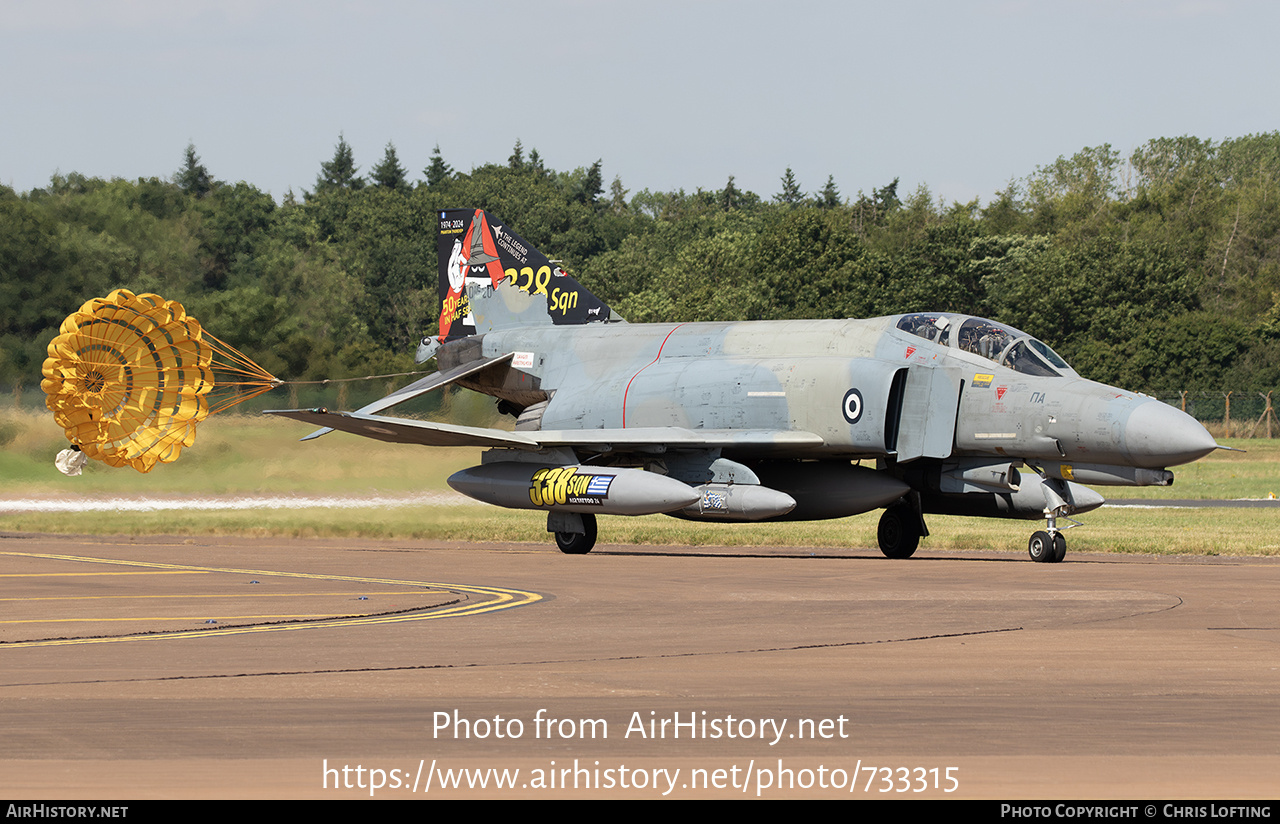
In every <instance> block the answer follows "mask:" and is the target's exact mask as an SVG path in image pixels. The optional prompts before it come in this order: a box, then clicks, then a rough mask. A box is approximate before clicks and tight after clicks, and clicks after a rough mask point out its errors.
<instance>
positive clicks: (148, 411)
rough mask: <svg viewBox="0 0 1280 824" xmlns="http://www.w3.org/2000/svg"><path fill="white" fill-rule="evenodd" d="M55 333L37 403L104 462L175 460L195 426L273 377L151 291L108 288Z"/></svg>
mask: <svg viewBox="0 0 1280 824" xmlns="http://www.w3.org/2000/svg"><path fill="white" fill-rule="evenodd" d="M59 332H60V334H59V335H58V336H57V337H56V338H54V339H53V342H52V343H50V344H49V357H48V359H47V360H46V361H45V362H44V381H42V382H41V384H40V388H41V389H43V390H44V392H45V395H46V399H45V403H46V405H47V406H48V407H49V409H50V410H51V411H52V412H53V414H54V418H55V419H56V420H57V422H58V425H59V426H61V427H63V428H64V429H66V432H67V439H68V440H70V441H71V443H73V444H75V445H76V446H78V447H79V448H80V449H81V450H83V451H84V453H85V454H86V455H88V456H89V457H91V458H96V459H98V460H100V461H104V462H105V463H107V464H110V465H111V466H125V465H126V464H127V465H129V466H132V467H133V468H134V469H136V470H138V471H139V472H150V471H151V469H152V467H154V466H155V465H156V464H157V463H168V462H170V461H175V460H177V458H178V455H179V454H180V453H181V452H182V447H184V446H191V444H192V443H194V442H195V437H196V424H197V423H199V422H200V421H202V420H204V419H205V418H207V417H208V416H209V415H212V414H214V413H215V412H221V411H222V410H224V409H226V408H228V407H230V406H234V405H235V404H237V403H240V402H241V401H245V400H248V399H249V398H252V397H254V396H255V395H260V394H262V393H263V392H266V391H268V390H269V389H271V388H272V387H275V386H278V385H279V383H280V381H278V380H276V379H275V378H274V377H273V376H272V375H271V374H270V373H268V372H267V371H266V370H264V369H263V368H262V367H260V366H258V365H257V364H256V363H254V362H253V361H251V360H249V359H248V358H246V357H245V356H244V355H242V354H240V353H239V352H237V351H236V350H235V349H233V348H231V347H230V346H228V345H227V344H225V343H223V342H222V341H220V340H218V339H217V338H216V337H214V336H213V335H211V334H209V333H208V332H206V331H205V330H204V329H203V328H202V327H201V326H200V322H199V321H197V320H196V319H195V318H193V317H190V316H188V315H187V313H186V310H185V309H183V308H182V304H180V303H177V302H175V301H171V300H165V299H164V298H162V297H160V296H159V295H135V294H133V293H132V292H130V291H128V290H125V289H117V290H116V291H114V292H112V293H111V294H110V295H108V296H107V297H105V298H94V299H93V300H91V301H89V302H87V303H85V305H84V306H81V307H80V311H78V312H76V313H74V314H72V315H70V316H69V317H68V318H67V319H66V320H65V321H63V322H62V328H61V329H60V330H59Z"/></svg>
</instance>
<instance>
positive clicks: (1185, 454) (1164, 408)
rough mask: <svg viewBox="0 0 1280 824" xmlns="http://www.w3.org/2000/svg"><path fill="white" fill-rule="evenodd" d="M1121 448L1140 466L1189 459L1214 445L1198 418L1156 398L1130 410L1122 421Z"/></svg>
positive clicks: (1174, 464) (1170, 463) (1154, 465)
mask: <svg viewBox="0 0 1280 824" xmlns="http://www.w3.org/2000/svg"><path fill="white" fill-rule="evenodd" d="M1124 445H1125V452H1127V453H1128V455H1129V458H1130V459H1131V460H1132V461H1133V462H1134V464H1136V465H1137V466H1140V467H1147V468H1161V467H1166V466H1177V465H1178V464H1184V463H1191V462H1192V461H1195V460H1199V459H1200V458H1203V457H1204V456H1205V455H1208V454H1209V453H1210V452H1212V451H1213V450H1215V449H1217V448H1218V444H1217V443H1216V442H1215V441H1214V440H1213V436H1212V435H1210V434H1209V433H1208V431H1206V430H1205V428H1204V427H1203V426H1201V425H1200V422H1199V421H1197V420H1196V419H1195V418H1193V417H1191V416H1190V415H1188V414H1187V413H1185V412H1183V411H1182V410H1180V409H1174V408H1173V407H1172V406H1169V405H1168V404H1165V403H1161V402H1160V401H1147V402H1146V403H1144V404H1142V405H1141V406H1139V407H1138V408H1137V409H1135V410H1133V413H1132V414H1130V415H1129V420H1128V421H1127V422H1126V423H1125V425H1124Z"/></svg>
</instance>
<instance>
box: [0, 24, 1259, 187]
mask: <svg viewBox="0 0 1280 824" xmlns="http://www.w3.org/2000/svg"><path fill="white" fill-rule="evenodd" d="M1278 32H1280V3H1274V2H1264V1H1262V0H1167V2H1157V0H1110V2H1091V1H1087V0H1081V2H1024V1H1023V0H972V2H960V1H959V0H957V2H935V1H934V0H916V1H915V2H911V1H910V0H908V1H907V2H886V1H885V0H880V1H879V2H828V1H827V0H786V2H769V3H765V2H727V1H724V0H680V1H679V2H669V1H668V0H644V2H636V1H635V0H633V1H632V2H589V1H588V0H546V2H537V0H526V2H506V1H505V0H496V1H491V2H471V3H466V2H458V1H457V0H454V2H448V3H444V2H407V1H399V2H378V1H377V0H361V2H359V3H354V2H336V1H330V2H324V1H322V0H310V1H309V2H270V0H251V1H246V0H216V2H206V1H205V0H194V1H191V2H183V1H182V0H99V1H98V2H88V1H87V0H0V37H2V38H3V40H2V41H0V78H3V80H2V81H0V182H3V183H5V184H7V185H10V186H12V187H13V188H15V189H17V190H18V191H20V192H23V191H28V190H30V189H31V188H33V187H37V186H43V185H45V184H46V183H47V182H48V180H49V177H50V175H52V174H53V173H54V172H55V171H62V172H64V173H65V172H71V171H76V172H80V173H82V174H86V175H90V176H98V177H125V178H136V177H140V176H143V177H150V176H159V177H169V176H171V175H172V174H173V173H174V172H176V171H177V169H178V168H179V166H180V165H181V163H182V159H183V152H184V150H185V148H186V146H187V143H188V142H194V143H195V145H196V149H197V151H198V153H199V154H200V156H201V159H202V161H203V162H204V164H205V165H206V166H207V167H208V169H209V171H210V173H211V174H212V175H213V176H214V177H216V178H219V179H222V180H228V181H237V180H245V181H248V182H249V183H252V184H253V185H255V186H257V187H258V188H260V189H263V190H265V191H269V192H271V193H272V194H273V195H275V196H276V197H277V198H279V197H281V196H282V195H283V194H284V193H285V191H286V190H288V189H290V188H292V189H293V191H294V192H295V194H299V195H300V194H301V193H302V191H303V190H304V189H311V188H312V187H313V186H314V185H315V180H316V175H317V173H318V172H319V169H320V163H321V162H322V161H324V160H327V159H329V158H330V157H331V156H332V155H333V149H334V145H335V144H336V143H337V140H338V135H339V133H343V134H345V136H346V139H347V141H348V142H349V143H350V144H351V145H352V147H353V149H354V151H355V156H356V162H357V164H359V166H360V170H361V172H362V173H366V174H367V173H368V172H369V170H370V169H372V167H373V166H374V165H375V164H376V163H377V162H378V161H379V160H380V159H381V158H382V154H383V149H384V147H385V146H386V144H387V142H388V141H392V142H394V143H395V145H396V148H397V151H398V153H399V155H400V158H401V161H402V163H403V164H404V165H405V166H406V167H407V168H408V169H409V170H410V177H411V179H415V180H416V179H420V178H421V177H422V176H423V175H422V170H423V169H424V168H425V167H426V165H427V164H428V163H429V162H430V157H431V150H432V147H433V146H435V145H436V144H439V145H440V148H441V151H442V152H443V155H444V158H445V160H446V161H447V162H449V163H450V164H451V165H453V166H454V167H455V168H456V169H459V170H462V171H466V170H469V169H470V168H472V167H473V166H477V165H481V164H484V163H489V162H505V161H506V159H507V156H508V155H509V154H510V153H511V148H512V146H513V144H514V143H515V141H516V139H517V138H519V139H520V140H521V141H522V143H523V144H524V147H525V151H526V152H528V150H530V149H533V148H537V149H538V151H539V152H540V153H541V154H542V156H543V158H544V160H545V163H546V165H547V166H549V167H551V168H554V169H557V170H570V169H573V168H575V167H578V166H587V165H590V164H591V163H592V162H593V161H595V160H596V159H597V158H600V159H602V160H603V170H604V176H605V181H606V185H607V184H608V182H609V181H611V180H612V179H613V177H614V176H615V175H619V176H621V178H622V182H623V185H624V186H626V187H627V188H628V189H630V190H631V192H632V193H633V194H634V193H635V192H638V191H639V190H641V189H645V188H648V189H652V190H655V191H665V190H669V189H674V188H680V187H684V188H685V189H687V190H693V189H695V188H697V187H702V188H705V189H719V188H721V187H723V186H724V184H725V181H726V180H727V179H728V177H729V175H734V176H735V183H736V185H738V186H739V187H740V188H746V189H750V190H752V191H754V192H756V193H757V194H760V195H761V196H763V197H765V198H769V197H771V196H772V195H773V194H774V193H776V192H778V191H779V190H780V189H781V184H780V183H779V178H780V177H781V176H782V173H783V171H784V170H785V169H786V168H787V167H788V166H790V167H791V168H792V169H793V170H794V173H795V175H796V177H797V179H798V180H799V182H800V185H801V187H802V188H803V189H804V190H805V191H807V192H813V191H816V190H818V189H820V188H821V187H822V185H823V184H824V183H825V182H826V179H827V175H834V176H835V181H836V185H837V186H838V187H839V188H840V190H841V192H842V194H843V195H845V196H853V195H855V194H856V193H857V191H858V190H859V189H861V190H865V191H868V192H869V191H870V190H871V189H873V188H876V187H879V186H882V185H884V184H885V183H888V182H889V181H891V180H892V179H893V178H895V177H899V178H901V180H902V182H901V184H900V188H899V192H900V193H901V194H905V193H907V192H910V191H911V190H913V189H915V187H917V186H918V185H920V184H926V185H928V186H929V188H930V189H931V190H932V191H933V193H934V195H935V196H938V195H940V196H942V197H944V198H945V199H946V200H948V201H951V200H962V201H967V200H970V199H972V198H975V197H977V198H980V199H981V200H982V201H983V202H984V203H985V202H986V201H988V200H989V199H990V198H991V196H992V195H993V194H994V193H995V192H996V191H998V190H1000V189H1002V188H1004V186H1005V185H1006V184H1007V183H1008V182H1009V181H1010V180H1011V179H1013V178H1021V177H1025V176H1026V175H1028V174H1030V173H1031V172H1033V171H1034V170H1035V168H1036V166H1038V165H1043V164H1048V163H1051V162H1052V161H1053V160H1055V159H1056V158H1057V157H1058V156H1060V155H1071V154H1073V153H1075V152H1076V151H1079V150H1080V149H1081V148H1083V147H1085V146H1095V145H1099V144H1102V143H1110V144H1111V145H1112V146H1114V147H1115V148H1117V149H1119V150H1120V151H1121V152H1122V153H1124V154H1126V155H1127V154H1128V153H1129V152H1130V151H1132V150H1133V149H1134V148H1136V147H1138V146H1140V145H1141V144H1143V143H1145V142H1146V141H1147V140H1148V139H1150V138H1154V137H1162V136H1177V135H1183V134H1190V135H1195V136H1198V137H1202V138H1210V139H1214V140H1221V139H1223V138H1229V137H1239V136H1242V135H1245V134H1251V133H1258V132H1270V131H1274V130H1276V129H1280V92H1278V90H1277V85H1278V84H1277V78H1280V50H1277V49H1276V48H1275V39H1276V36H1277V33H1278ZM459 205H466V204H459Z"/></svg>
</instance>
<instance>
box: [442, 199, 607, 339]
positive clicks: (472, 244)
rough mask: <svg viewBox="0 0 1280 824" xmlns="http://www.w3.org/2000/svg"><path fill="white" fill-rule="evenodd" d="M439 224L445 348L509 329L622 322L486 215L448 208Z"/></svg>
mask: <svg viewBox="0 0 1280 824" xmlns="http://www.w3.org/2000/svg"><path fill="white" fill-rule="evenodd" d="M439 220H440V228H439V235H438V253H439V259H440V336H439V338H438V340H439V341H440V342H444V341H445V340H447V339H449V338H459V337H465V336H467V335H474V334H476V333H477V332H487V331H489V330H492V329H504V328H508V327H512V326H534V325H540V324H556V325H560V324H578V323H594V322H597V321H601V322H607V321H619V320H621V318H618V317H616V316H614V315H613V313H612V312H611V311H610V310H609V307H608V306H605V304H604V303H603V302H602V301H601V300H600V299H599V298H597V297H596V296H595V295H593V294H591V293H590V292H588V291H587V290H586V289H585V288H583V286H582V285H581V284H579V283H578V282H577V281H576V280H574V279H573V278H571V277H569V275H567V274H565V272H564V270H562V269H561V268H560V267H559V266H556V265H555V264H553V263H552V262H551V261H549V260H547V258H546V256H545V255H543V254H542V253H541V252H539V251H538V250H537V249H535V248H533V246H532V245H530V244H529V243H528V242H527V241H525V239H524V238H522V237H520V236H519V235H517V234H516V233H515V232H513V231H511V230H510V229H509V228H508V227H506V226H504V225H503V224H501V223H499V222H498V221H496V220H494V219H493V218H492V217H490V216H489V215H488V214H486V213H485V212H484V211H483V210H482V209H447V210H445V211H443V212H440V213H439Z"/></svg>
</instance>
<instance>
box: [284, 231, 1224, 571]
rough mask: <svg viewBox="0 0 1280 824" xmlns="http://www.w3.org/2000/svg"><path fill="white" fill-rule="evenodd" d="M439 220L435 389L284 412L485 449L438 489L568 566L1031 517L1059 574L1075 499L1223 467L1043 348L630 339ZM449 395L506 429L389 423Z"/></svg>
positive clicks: (601, 312)
mask: <svg viewBox="0 0 1280 824" xmlns="http://www.w3.org/2000/svg"><path fill="white" fill-rule="evenodd" d="M438 219H439V235H438V240H439V259H440V271H439V290H440V302H441V308H440V320H439V329H438V332H437V333H436V334H433V335H430V336H428V337H426V338H424V339H423V341H422V344H421V345H420V346H419V347H418V353H417V360H418V362H420V363H422V362H425V361H427V360H429V359H430V358H432V357H434V358H435V359H436V362H437V365H438V367H439V371H437V372H435V373H433V374H431V375H428V376H427V377H425V378H423V379H421V380H419V381H417V382H415V383H413V384H410V385H409V386H406V387H405V388H403V389H401V390H399V391H397V392H394V393H392V394H390V395H388V396H387V397H385V398H383V399H381V400H379V401H376V402H374V403H372V404H370V405H368V406H366V407H364V408H362V409H359V410H357V411H355V412H336V411H329V410H327V409H323V408H320V409H300V410H277V411H275V412H274V413H273V414H277V415H283V416H286V417H290V418H295V419H298V420H301V421H305V422H308V423H312V424H317V425H320V426H322V427H324V428H323V429H321V430H319V431H317V432H314V433H312V434H311V435H308V436H307V437H306V438H304V439H303V440H308V439H311V438H315V437H317V436H319V435H322V434H324V433H326V432H330V431H333V430H335V429H336V430H341V431H344V432H351V433H354V434H357V435H364V436H366V437H370V438H376V439H378V440H382V441H390V442H393V443H408V444H422V445H426V446H477V447H482V448H483V449H484V450H485V451H484V452H483V453H482V455H481V462H480V464H479V465H477V466H473V467H471V468H469V469H464V470H462V471H461V472H458V473H457V474H455V475H453V476H452V477H451V478H449V484H450V485H451V486H452V487H453V488H454V489H456V490H457V491H459V492H461V493H463V494H465V495H469V496H470V497H472V498H476V499H478V500H480V501H484V502H487V503H490V504H496V505H498V506H505V507H511V508H515V509H533V510H539V511H545V512H546V513H547V531H548V532H550V533H553V534H554V535H555V540H556V544H557V545H558V546H559V548H560V549H561V550H562V551H563V552H565V553H569V554H582V553H586V552H589V551H590V550H591V548H592V547H593V546H594V544H595V541H596V536H597V523H596V516H597V515H646V514H653V513H666V514H668V515H673V516H675V517H678V518H686V519H689V520H694V521H780V520H816V519H825V518H842V517H846V516H849V515H858V514H861V513H864V512H869V511H871V510H874V509H881V508H883V509H884V513H883V514H882V515H881V517H880V523H879V529H878V542H879V545H880V550H881V551H882V552H883V553H884V554H885V555H886V556H888V557H890V558H907V557H910V556H911V555H912V554H913V553H914V552H915V551H916V548H917V547H918V546H919V542H920V539H921V538H922V537H924V536H927V535H928V534H929V530H928V528H927V526H926V524H925V518H926V516H928V515H931V514H935V513H945V514H950V515H973V516H979V517H995V518H1020V519H1027V520H1040V519H1044V521H1045V528H1044V529H1042V530H1037V531H1035V533H1034V534H1032V536H1031V538H1030V541H1029V542H1028V550H1029V553H1030V555H1031V558H1032V559H1033V560H1035V561H1040V562H1049V563H1054V562H1058V561H1061V560H1062V559H1063V557H1064V556H1065V554H1066V539H1065V537H1064V536H1063V531H1064V530H1065V529H1067V528H1069V527H1071V526H1074V525H1076V524H1077V523H1078V522H1076V521H1074V520H1073V519H1072V518H1071V517H1070V516H1072V515H1075V514H1078V513H1082V512H1087V511H1089V510H1092V509H1095V508H1097V507H1098V506H1101V505H1102V503H1103V498H1102V496H1101V495H1099V494H1098V493H1096V492H1094V491H1093V490H1092V489H1089V488H1088V487H1086V486H1084V485H1083V484H1093V485H1120V486H1145V485H1156V486H1167V485H1169V484H1171V483H1172V482H1173V473H1171V472H1170V471H1169V470H1168V468H1167V467H1170V466H1176V465H1178V464H1184V463H1189V462H1191V461H1195V460H1197V459H1199V458H1201V457H1204V456H1205V455H1207V454H1209V453H1210V452H1212V451H1213V450H1214V449H1216V448H1218V447H1217V444H1216V443H1215V442H1214V440H1213V438H1212V437H1211V436H1210V435H1209V433H1208V432H1207V431H1205V429H1204V427H1202V426H1201V425H1200V424H1199V423H1197V422H1196V421H1195V419H1193V418H1191V417H1190V416H1188V415H1186V414H1185V413H1183V412H1181V411H1179V410H1177V409H1174V408H1173V407H1171V406H1168V405H1166V404H1164V403H1161V402H1160V401H1158V400H1155V399H1154V398H1151V397H1148V396H1146V395H1142V394H1139V393H1135V392H1129V391H1126V390H1123V389H1117V388H1115V387H1112V386H1107V385H1105V384H1101V383H1097V382H1095V381H1091V380H1088V379H1086V378H1083V377H1081V376H1080V375H1078V374H1076V372H1075V370H1073V369H1072V368H1071V367H1070V366H1069V365H1068V364H1067V362H1066V361H1064V360H1063V359H1062V358H1061V357H1059V356H1058V355H1057V354H1056V353H1055V352H1054V351H1053V349H1051V348H1050V347H1049V346H1047V345H1046V344H1045V343H1043V342H1042V341H1040V340H1037V339H1036V338H1034V337H1032V336H1030V335H1028V334H1025V333H1024V332H1021V331H1019V330H1017V329H1014V328H1012V327H1010V326H1006V325H1004V324H1002V323H998V322H996V321H992V320H987V319H984V318H978V317H971V316H968V315H962V314H956V313H951V312H916V313H912V314H907V315H896V316H892V317H881V318H871V319H862V320H858V319H850V320H803V321H802V320H787V321H749V322H732V323H646V324H633V323H626V322H625V321H624V320H623V319H622V318H620V317H618V316H617V315H616V314H614V313H613V312H612V311H611V310H610V309H609V307H608V306H606V305H605V304H604V303H603V302H601V301H600V300H599V299H598V298H597V297H596V296H595V295H592V294H591V293H590V292H589V291H588V290H587V289H585V288H583V286H582V285H581V284H579V283H578V282H577V281H576V280H574V279H573V278H572V277H571V276H570V275H568V274H566V273H565V272H564V271H563V270H562V269H561V268H560V267H559V266H557V265H555V264H554V263H552V262H551V261H550V260H548V259H547V257H546V256H545V255H543V254H542V253H541V252H539V251H538V250H537V249H535V248H534V247H533V246H532V245H531V244H529V243H528V242H526V241H525V240H524V239H523V238H521V237H520V236H519V235H518V234H516V233H515V232H514V231H512V230H511V228H510V227H508V226H506V225H504V224H502V223H501V222H500V221H498V220H496V219H495V218H494V217H492V216H491V215H488V214H486V213H485V212H484V211H482V210H479V209H458V210H447V211H442V212H440V213H439V214H438ZM449 385H457V386H461V387H465V388H467V389H471V390H475V391H477V392H483V393H485V394H487V395H491V396H492V397H494V398H496V399H497V408H498V411H499V412H501V413H502V414H504V415H507V416H509V417H510V418H511V419H512V422H513V424H514V425H513V426H512V427H511V428H510V429H506V428H485V427H475V426H462V425H455V424H449V423H440V422H431V421H422V420H410V419H405V418H394V417H388V416H384V415H381V414H379V413H381V412H383V411H384V410H386V409H389V408H391V407H393V406H395V405H396V404H399V403H402V402H404V401H407V400H409V399H411V398H414V397H417V396H419V395H422V394H424V393H427V392H432V391H437V390H439V389H441V388H442V387H445V386H449Z"/></svg>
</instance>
